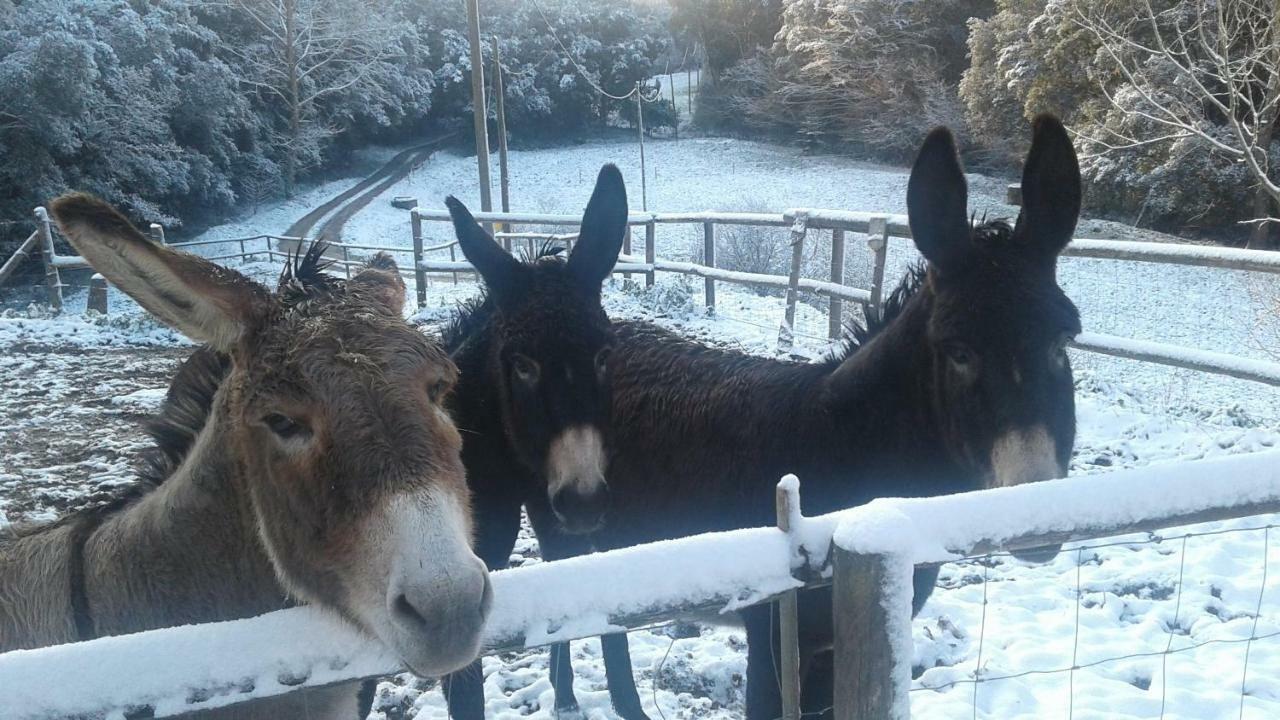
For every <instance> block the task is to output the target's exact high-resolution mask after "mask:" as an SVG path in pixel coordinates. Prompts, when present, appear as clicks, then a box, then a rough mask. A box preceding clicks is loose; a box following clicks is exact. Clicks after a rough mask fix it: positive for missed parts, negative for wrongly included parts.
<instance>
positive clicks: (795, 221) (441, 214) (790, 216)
mask: <svg viewBox="0 0 1280 720" xmlns="http://www.w3.org/2000/svg"><path fill="white" fill-rule="evenodd" d="M476 219H477V220H478V221H480V222H482V223H485V224H486V225H497V226H498V227H500V228H502V229H501V230H500V231H499V232H498V233H496V237H497V238H498V239H500V240H502V241H503V242H504V245H506V247H507V248H508V249H511V248H512V247H513V243H515V244H516V245H517V246H518V245H519V244H520V242H521V241H523V242H524V249H525V250H526V252H533V250H534V249H535V243H537V242H557V243H564V244H566V245H570V244H571V243H573V242H574V241H575V240H576V237H577V236H576V234H574V233H547V232H515V231H514V230H513V226H515V225H525V226H529V225H534V226H549V227H576V226H577V225H578V224H579V223H580V222H581V218H580V216H577V215H548V214H540V213H502V212H481V213H476ZM36 220H37V228H38V229H37V231H36V232H35V233H33V234H32V237H31V238H28V240H27V241H26V242H25V243H23V245H22V246H21V248H20V250H21V251H22V252H24V253H29V252H31V250H32V249H33V248H34V247H35V246H39V248H40V254H41V259H42V261H43V262H44V267H45V286H46V288H47V292H48V297H49V303H50V305H52V306H53V307H54V308H55V309H60V308H61V306H62V287H63V285H62V281H61V277H60V274H59V270H60V269H71V268H87V267H88V265H87V264H86V263H85V262H84V260H83V258H80V257H74V256H73V257H67V256H59V255H57V254H56V253H55V252H54V246H53V227H52V223H50V222H49V219H48V216H47V215H46V214H45V212H44V209H43V208H37V210H36ZM424 222H438V223H446V224H447V223H450V222H451V221H450V218H449V214H448V212H446V211H444V210H424V209H421V208H414V209H412V210H411V211H410V230H411V237H412V246H411V247H403V246H386V245H362V244H356V243H331V244H330V245H331V252H332V253H336V254H339V255H340V256H341V259H340V260H336V263H337V264H338V266H340V267H342V268H343V269H344V270H345V271H346V272H347V273H350V271H351V268H352V267H353V266H355V265H356V264H357V262H358V260H359V255H360V253H364V252H374V251H382V252H390V253H393V254H400V255H402V256H404V258H405V259H411V262H410V264H409V268H410V271H409V272H406V273H405V275H406V279H407V280H408V281H410V282H411V283H412V284H413V286H414V292H415V297H416V298H417V302H418V304H419V306H422V305H424V304H425V303H426V300H427V289H428V284H429V282H430V277H429V276H430V275H431V274H433V273H434V274H442V275H443V276H444V277H450V278H452V281H453V282H454V283H455V284H456V283H457V282H458V275H459V273H470V272H474V268H472V267H471V265H470V264H469V263H467V262H465V261H463V260H460V259H459V258H458V247H457V241H456V240H453V239H449V240H447V241H443V242H438V243H435V244H431V245H428V244H427V241H426V237H425V235H424ZM658 225H693V226H695V227H697V226H701V228H702V235H703V262H702V263H692V262H678V261H672V260H664V259H661V258H658V257H657V254H656V236H657V226H658ZM726 225H736V226H752V227H775V228H786V229H788V231H789V233H790V240H791V251H792V257H791V272H790V273H789V275H785V276H784V275H767V274H761V273H748V272H738V271H733V270H726V269H723V268H719V267H716V229H717V228H718V227H720V226H726ZM445 227H446V228H448V229H446V230H445V232H446V233H448V236H449V237H450V238H452V229H451V227H450V226H448V225H446V226H445ZM640 229H643V232H644V238H643V248H644V254H643V256H638V255H632V254H631V250H632V239H633V235H635V234H638V232H639V231H640ZM817 232H830V233H831V249H832V252H831V258H830V275H829V279H828V280H815V279H811V278H806V277H802V276H801V273H800V269H801V260H802V258H803V254H804V248H805V245H806V242H809V241H810V239H811V238H812V237H813V235H814V234H815V233H817ZM849 233H857V234H861V235H865V236H866V243H867V249H868V252H869V253H870V254H871V259H872V276H871V283H870V284H871V287H869V288H856V287H851V286H848V285H845V284H844V282H845V276H844V257H845V249H846V237H847V235H848V234H849ZM151 234H152V236H153V237H154V238H156V240H157V241H158V242H164V229H163V228H162V227H160V226H159V225H154V224H153V225H152V226H151ZM910 237H911V228H910V226H909V225H908V223H907V217H906V216H905V215H887V214H877V213H866V212H852V211H836V210H818V209H803V208H802V209H793V210H787V211H786V212H783V213H728V212H698V213H643V214H634V215H632V216H631V217H630V218H629V219H628V229H627V238H626V240H625V242H624V246H623V254H622V256H621V257H620V258H619V262H618V264H617V266H616V267H615V268H614V272H615V273H623V274H624V275H626V276H628V277H630V276H631V275H632V274H642V275H644V276H645V284H646V285H647V286H652V285H653V284H654V276H655V275H656V274H657V273H658V272H665V273H675V274H680V275H687V276H695V277H701V278H703V283H704V288H703V289H704V297H705V301H706V306H707V308H708V309H709V310H712V311H714V310H715V306H716V292H715V291H716V283H718V282H727V283H734V284H739V285H747V286H753V287H768V288H774V289H776V290H780V291H784V292H785V293H786V305H785V309H784V313H783V318H782V320H781V322H780V323H779V328H778V347H779V349H780V350H782V351H787V350H789V349H790V348H791V346H792V344H793V342H794V322H795V316H796V306H797V303H798V299H799V295H800V293H802V292H804V293H809V294H813V295H817V296H819V297H823V298H826V299H827V303H828V336H829V337H830V338H832V339H835V338H838V337H839V336H840V333H841V329H842V323H843V313H844V303H845V302H846V301H849V302H854V303H857V304H859V305H861V306H862V308H863V310H864V313H865V314H866V315H867V316H868V317H871V316H874V315H875V314H876V313H878V312H879V311H880V308H881V306H882V303H883V301H884V297H885V292H886V288H885V266H886V262H887V258H888V248H889V243H890V241H892V240H894V239H899V240H901V239H909V238H910ZM300 240H301V238H291V237H284V236H278V235H258V236H254V237H248V238H232V239H227V240H207V241H198V242H187V243H174V244H172V245H171V247H180V248H184V249H193V248H197V247H201V246H212V245H227V244H238V248H239V251H238V252H234V253H231V254H225V255H219V256H214V257H210V258H209V259H211V260H229V259H235V258H239V259H249V258H252V257H254V256H265V257H267V258H268V259H275V258H283V257H287V253H286V252H285V251H284V250H282V249H281V244H282V243H289V244H291V246H295V247H296V244H297V243H298V242H299V241H300ZM256 243H261V246H260V249H255V248H254V247H253V245H255V244H256ZM445 251H447V252H448V253H449V259H448V260H444V259H436V258H434V257H431V256H432V255H435V254H437V253H442V252H445ZM1063 255H1064V256H1066V257H1077V258H1099V259H1109V260H1123V261H1130V262H1147V263H1162V264H1172V265H1182V266H1190V267H1205V268H1222V269H1230V270H1241V271H1248V272H1256V273H1267V274H1280V252H1267V251H1262V250H1242V249H1235V248H1222V247H1212V246H1201V245H1180V244H1164V243H1146V242H1131V241H1120V240H1091V239H1077V240H1073V241H1072V242H1071V244H1070V245H1068V246H1067V248H1066V250H1065V251H1064V252H1063ZM20 260H21V258H19V257H17V256H16V255H15V257H14V258H11V259H10V261H9V262H6V263H5V265H4V267H3V268H0V282H2V281H3V280H4V277H5V273H6V272H12V267H13V266H16V263H17V262H19V261H20ZM402 267H403V266H402ZM92 284H93V286H95V287H96V288H101V289H100V290H97V289H95V290H94V291H93V292H91V294H90V299H91V300H92V301H93V302H91V304H90V307H92V308H95V309H98V310H100V311H102V312H105V311H106V294H105V283H104V282H103V281H102V280H101V278H100V277H96V276H95V279H94V281H93V283H92ZM1073 346H1074V347H1075V348H1077V349H1079V350H1084V351H1088V352H1094V353H1100V354H1104V355H1111V356H1115V357H1122V358H1128V359H1132V360H1141V361H1145V362H1152V363H1157V364H1161V365H1167V366H1172V367H1179V368H1186V369H1191V370H1196V371H1201V372H1207V373H1212V374H1217V375H1224V376H1228V377H1234V378H1240V379H1244V380H1251V381H1255V382H1260V383H1265V384H1268V385H1273V386H1280V363H1275V362H1269V361H1263V360H1252V359H1248V358H1242V357H1239V356H1236V355H1231V354H1227V353H1221V352H1214V351H1208V350H1200V349H1195V348H1188V347H1184V346H1180V345H1174V344H1169V343H1161V342H1152V341H1145V340H1135V339H1131V338H1125V337H1120V336H1116V335H1108V334H1103V333H1082V334H1081V335H1080V336H1079V337H1077V338H1076V340H1075V342H1074V343H1073Z"/></svg>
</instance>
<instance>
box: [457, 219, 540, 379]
mask: <svg viewBox="0 0 1280 720" xmlns="http://www.w3.org/2000/svg"><path fill="white" fill-rule="evenodd" d="M551 263H555V264H560V265H563V264H564V263H565V259H564V248H563V247H562V246H560V245H555V244H552V242H551V241H547V242H545V243H543V244H542V245H541V246H539V247H538V249H537V251H536V252H535V253H534V254H533V256H532V257H530V256H529V254H528V253H521V264H523V265H526V266H531V267H536V266H539V265H544V264H551ZM497 308H498V305H497V302H496V301H495V300H494V298H493V296H492V294H491V293H490V292H489V286H488V285H487V284H483V283H482V284H481V286H480V292H479V293H477V294H476V295H473V296H471V297H469V298H467V299H466V300H460V301H458V303H457V305H456V306H455V308H454V311H453V315H452V316H451V317H450V318H449V321H448V322H447V323H446V324H445V326H444V328H442V329H441V330H440V344H441V345H443V346H444V349H445V351H446V352H448V353H449V354H451V355H452V354H453V353H455V352H456V351H457V350H458V349H459V348H461V347H462V345H463V343H465V342H467V340H468V339H471V338H475V337H477V335H478V333H481V332H483V331H484V330H485V328H486V327H487V326H488V324H489V322H490V321H492V320H493V314H494V312H495V311H496V310H497Z"/></svg>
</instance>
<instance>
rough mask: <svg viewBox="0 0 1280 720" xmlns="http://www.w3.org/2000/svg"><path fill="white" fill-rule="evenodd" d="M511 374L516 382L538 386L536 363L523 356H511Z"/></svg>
mask: <svg viewBox="0 0 1280 720" xmlns="http://www.w3.org/2000/svg"><path fill="white" fill-rule="evenodd" d="M511 372H512V374H513V375H515V378H516V379H517V380H519V381H520V382H522V383H524V384H525V385H536V384H538V375H539V371H538V363H536V362H534V361H532V360H530V359H529V358H527V357H525V356H524V355H513V356H512V357H511Z"/></svg>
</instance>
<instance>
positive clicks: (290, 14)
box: [284, 2, 302, 197]
mask: <svg viewBox="0 0 1280 720" xmlns="http://www.w3.org/2000/svg"><path fill="white" fill-rule="evenodd" d="M296 10H297V6H296V4H295V3H293V2H287V3H286V4H285V16H284V37H285V49H284V58H285V59H284V62H285V66H286V68H287V69H288V72H289V144H288V147H286V148H285V159H284V194H285V197H293V191H294V188H295V186H296V183H297V180H298V135H299V133H300V131H301V129H302V109H301V108H300V107H298V105H299V103H300V102H301V100H300V97H299V94H298V92H299V91H298V56H297V47H295V45H294V39H295V38H296V37H297V36H296V34H295V30H296V27H295V23H296V22H297V18H296V12H295V11H296Z"/></svg>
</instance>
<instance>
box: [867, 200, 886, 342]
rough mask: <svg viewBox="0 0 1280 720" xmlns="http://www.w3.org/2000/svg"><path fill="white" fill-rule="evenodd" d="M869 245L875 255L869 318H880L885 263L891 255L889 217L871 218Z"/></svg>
mask: <svg viewBox="0 0 1280 720" xmlns="http://www.w3.org/2000/svg"><path fill="white" fill-rule="evenodd" d="M867 247H868V248H870V249H871V252H872V254H873V256H874V259H873V264H872V267H871V305H870V307H869V308H868V309H867V312H866V316H867V320H873V319H874V320H879V319H880V317H881V309H882V308H881V306H882V305H883V303H884V264H885V261H886V260H887V259H888V257H889V218H886V217H883V216H879V217H873V218H871V222H870V223H868V226H867Z"/></svg>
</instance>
